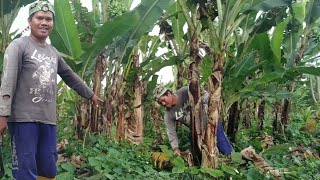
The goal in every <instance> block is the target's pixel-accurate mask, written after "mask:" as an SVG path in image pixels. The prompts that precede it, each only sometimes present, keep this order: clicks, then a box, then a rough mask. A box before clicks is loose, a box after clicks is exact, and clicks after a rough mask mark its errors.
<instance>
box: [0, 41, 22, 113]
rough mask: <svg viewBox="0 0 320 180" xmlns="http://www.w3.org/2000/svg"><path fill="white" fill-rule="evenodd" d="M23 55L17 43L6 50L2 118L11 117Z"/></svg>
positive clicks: (0, 93)
mask: <svg viewBox="0 0 320 180" xmlns="http://www.w3.org/2000/svg"><path fill="white" fill-rule="evenodd" d="M21 58H22V55H21V52H20V50H19V46H18V44H17V43H16V42H12V43H11V44H10V45H9V46H8V48H7V49H6V52H5V55H4V60H3V72H2V78H1V88H0V116H5V117H7V116H10V115H11V103H12V99H13V96H14V93H15V90H16V84H17V79H18V69H19V63H18V62H19V61H20V60H21V61H22V59H21Z"/></svg>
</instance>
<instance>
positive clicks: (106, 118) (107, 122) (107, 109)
mask: <svg viewBox="0 0 320 180" xmlns="http://www.w3.org/2000/svg"><path fill="white" fill-rule="evenodd" d="M117 74H118V72H117V71H116V72H114V73H113V77H114V78H113V80H112V86H111V88H110V89H111V90H110V93H106V94H105V96H106V100H105V104H104V112H103V116H102V118H103V124H104V132H105V134H106V136H107V137H108V138H111V128H112V122H113V118H114V117H113V114H114V113H113V112H114V110H115V99H114V98H115V97H116V96H117V84H118V79H119V78H118V77H119V76H117ZM106 81H107V80H106ZM108 82H110V80H109V81H107V83H106V84H108ZM106 88H107V87H106ZM106 92H107V91H106Z"/></svg>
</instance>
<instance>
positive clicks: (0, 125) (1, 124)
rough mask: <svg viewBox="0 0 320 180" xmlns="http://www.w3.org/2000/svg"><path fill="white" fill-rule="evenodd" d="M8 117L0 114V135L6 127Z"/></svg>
mask: <svg viewBox="0 0 320 180" xmlns="http://www.w3.org/2000/svg"><path fill="white" fill-rule="evenodd" d="M7 122H8V117H6V116H0V135H1V136H3V135H4V133H5V132H6V129H7Z"/></svg>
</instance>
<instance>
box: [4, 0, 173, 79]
mask: <svg viewBox="0 0 320 180" xmlns="http://www.w3.org/2000/svg"><path fill="white" fill-rule="evenodd" d="M49 2H51V3H52V4H53V2H54V0H49ZM80 2H81V3H82V5H83V6H85V7H87V8H88V10H89V11H91V10H92V1H90V0H80ZM140 2H141V0H133V3H132V5H131V9H133V8H134V7H136V6H137V5H138V4H139V3H140ZM29 6H30V5H27V6H25V7H22V8H21V10H20V11H19V13H18V16H17V18H16V19H15V21H14V22H13V24H12V26H11V29H10V32H14V31H16V30H18V32H21V31H23V30H24V29H25V28H26V27H28V21H27V17H28V9H29ZM153 31H154V32H153V33H152V34H153V35H157V34H159V28H155V29H154V30H153ZM157 74H158V75H159V76H160V78H159V82H162V83H167V82H169V81H173V76H172V67H164V68H162V69H161V70H160V71H159V72H158V73H157Z"/></svg>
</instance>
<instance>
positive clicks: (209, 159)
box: [202, 53, 224, 168]
mask: <svg viewBox="0 0 320 180" xmlns="http://www.w3.org/2000/svg"><path fill="white" fill-rule="evenodd" d="M214 59H215V63H214V64H213V69H212V72H213V75H212V76H211V78H210V79H209V82H208V88H209V94H210V95H211V96H210V101H209V104H210V105H209V108H208V119H207V129H206V135H205V142H204V143H205V145H206V148H207V152H206V153H205V154H203V156H204V157H203V163H202V164H204V165H205V166H207V167H211V168H216V167H217V166H218V153H219V152H218V149H217V127H218V121H219V118H220V115H221V112H222V110H221V108H222V106H221V105H222V79H223V74H222V71H223V62H224V57H223V55H222V53H221V54H219V55H216V57H215V58H214Z"/></svg>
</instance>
